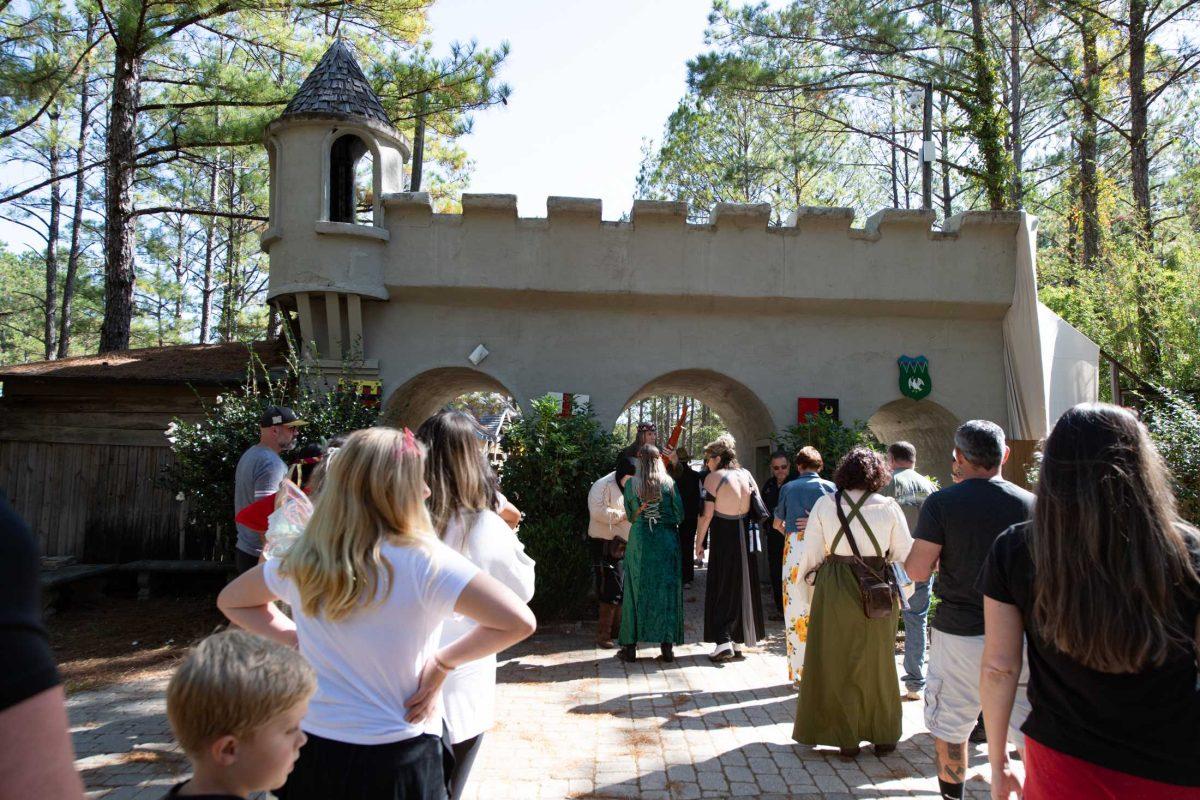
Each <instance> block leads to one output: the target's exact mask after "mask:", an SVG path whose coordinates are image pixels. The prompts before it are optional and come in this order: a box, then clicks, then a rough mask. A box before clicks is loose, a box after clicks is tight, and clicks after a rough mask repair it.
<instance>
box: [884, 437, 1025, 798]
mask: <svg viewBox="0 0 1200 800" xmlns="http://www.w3.org/2000/svg"><path fill="white" fill-rule="evenodd" d="M1008 452H1009V451H1008V447H1007V446H1006V445H1005V440H1004V431H1003V430H1001V428H1000V426H999V425H997V424H995V423H994V422H988V421H986V420H971V421H970V422H966V423H963V425H961V426H960V427H959V428H958V430H957V431H955V434H954V462H955V467H956V468H957V469H958V470H959V471H960V472H961V474H962V476H963V480H962V482H961V483H958V484H956V485H954V486H951V487H948V488H946V489H942V490H941V491H938V492H934V493H933V494H931V495H930V496H929V498H928V499H926V501H925V504H924V505H923V506H922V507H921V513H920V516H919V517H918V519H917V529H916V531H914V533H913V538H914V539H915V541H914V542H913V548H912V550H911V552H910V553H909V556H908V559H907V560H906V561H905V562H904V569H905V571H907V572H908V574H909V577H911V578H912V579H913V580H914V581H923V580H929V576H930V575H931V574H932V573H933V571H934V570H935V569H936V570H937V573H938V575H937V581H936V582H935V583H934V594H935V595H936V596H937V598H938V600H939V601H940V605H939V606H938V608H937V613H936V614H935V615H934V618H933V622H932V623H931V624H930V627H932V628H933V629H934V630H935V631H937V633H936V634H935V635H934V637H933V640H932V643H931V644H930V647H929V674H928V678H927V684H926V688H925V725H926V727H928V728H929V732H930V733H932V734H933V736H934V740H935V745H936V748H937V761H938V784H939V786H940V789H941V793H942V797H943V798H946V799H947V800H960V798H962V796H963V781H964V779H965V777H966V772H967V739H968V737H969V736H970V734H971V729H972V728H974V726H975V721H976V719H977V718H978V716H979V712H980V709H981V708H982V702H981V700H980V695H979V669H980V662H981V661H982V658H983V594H982V593H981V592H980V591H979V589H977V588H976V580H977V579H978V577H979V572H980V569H981V568H982V567H983V563H984V561H986V560H987V556H988V552H989V551H990V550H991V547H992V542H994V541H995V540H996V537H998V536H999V535H1000V534H1001V533H1003V532H1004V531H1005V530H1006V529H1007V528H1008V527H1009V526H1011V525H1015V524H1017V523H1020V522H1025V521H1026V520H1028V519H1029V516H1030V514H1031V512H1032V511H1033V495H1032V494H1031V493H1030V492H1027V491H1025V490H1024V489H1022V488H1020V487H1019V486H1015V485H1013V484H1011V483H1009V482H1008V481H1006V480H1004V478H1002V477H1001V476H1000V469H1001V467H1002V466H1003V465H1004V462H1005V461H1007V460H1008ZM1026 682H1027V679H1026V678H1025V677H1024V672H1023V677H1022V680H1021V683H1022V685H1023V684H1024V683H1026ZM1028 711H1029V706H1028V701H1027V700H1026V698H1025V693H1024V691H1019V692H1018V696H1017V701H1016V704H1015V706H1014V708H1013V719H1012V731H1011V732H1010V735H1011V736H1012V738H1013V741H1014V742H1015V743H1016V744H1018V745H1019V744H1021V738H1020V734H1019V733H1018V732H1017V729H1018V728H1020V726H1021V723H1022V722H1023V721H1024V718H1025V715H1026V714H1028Z"/></svg>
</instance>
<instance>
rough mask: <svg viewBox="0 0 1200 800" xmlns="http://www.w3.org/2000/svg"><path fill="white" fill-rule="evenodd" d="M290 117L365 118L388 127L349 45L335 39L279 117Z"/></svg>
mask: <svg viewBox="0 0 1200 800" xmlns="http://www.w3.org/2000/svg"><path fill="white" fill-rule="evenodd" d="M293 114H322V115H329V116H333V117H337V118H339V119H346V118H357V119H368V120H372V121H375V122H381V123H383V124H384V125H386V126H387V127H389V128H391V127H392V123H391V120H389V119H388V115H387V112H386V111H384V109H383V104H382V103H381V102H379V96H378V95H376V94H375V90H374V89H372V88H371V84H370V83H368V82H367V77H366V76H365V75H364V74H363V71H362V69H360V68H359V66H358V62H357V61H355V59H354V54H353V53H352V52H351V51H350V47H349V45H347V44H346V43H345V42H343V41H342V40H341V39H335V40H334V42H333V44H332V45H330V47H329V49H328V50H326V51H325V55H323V56H321V60H320V61H319V62H318V63H317V66H316V67H314V68H313V71H312V72H311V73H309V75H308V77H307V78H305V79H304V83H302V84H301V85H300V89H299V90H298V91H297V92H296V95H295V96H294V97H293V98H292V99H291V101H290V102H289V103H288V104H287V108H285V109H284V110H283V115H282V116H284V117H287V116H289V115H293Z"/></svg>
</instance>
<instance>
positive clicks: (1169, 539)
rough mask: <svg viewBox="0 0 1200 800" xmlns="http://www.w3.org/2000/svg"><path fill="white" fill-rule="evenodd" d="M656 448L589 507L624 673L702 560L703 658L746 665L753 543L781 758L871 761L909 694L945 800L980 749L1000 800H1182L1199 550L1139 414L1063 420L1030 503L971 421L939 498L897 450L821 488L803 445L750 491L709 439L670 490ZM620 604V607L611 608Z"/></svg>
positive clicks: (1199, 640)
mask: <svg viewBox="0 0 1200 800" xmlns="http://www.w3.org/2000/svg"><path fill="white" fill-rule="evenodd" d="M656 439H657V436H656V431H655V430H654V427H653V426H652V425H641V426H639V429H638V437H637V440H636V441H635V442H634V443H633V444H632V445H631V446H630V447H628V448H626V449H625V450H623V451H622V452H621V454H620V455H619V456H618V459H617V464H616V466H615V468H614V470H613V472H611V473H609V474H608V475H606V476H604V477H602V478H601V479H600V480H598V481H597V482H596V484H595V486H594V487H593V489H592V495H591V497H590V498H589V506H590V511H591V517H592V527H591V529H590V531H589V534H590V536H592V537H593V563H594V566H595V570H596V583H597V592H598V594H599V595H600V597H601V600H602V603H604V604H606V605H607V606H610V607H612V608H613V610H611V611H608V612H602V614H601V618H600V627H599V630H598V631H597V635H596V642H597V644H598V645H600V646H601V647H607V646H611V633H610V628H611V626H610V621H611V620H612V619H613V618H617V619H621V620H622V622H621V626H620V629H621V632H620V636H619V645H620V650H619V652H618V657H619V658H621V659H623V660H626V661H632V660H635V659H636V657H637V653H636V647H637V645H638V644H639V643H652V644H655V643H656V644H659V645H660V646H661V648H662V653H661V654H660V656H659V659H660V660H663V661H670V660H672V657H671V653H672V645H673V644H678V642H679V641H680V639H679V638H678V636H677V635H676V632H677V631H679V630H680V628H681V619H680V616H681V611H679V610H678V609H680V605H679V602H678V598H679V594H680V588H681V586H682V585H683V583H684V582H685V580H690V577H691V568H692V556H693V555H694V556H695V558H696V559H701V558H702V557H703V556H704V553H705V550H706V545H708V547H707V552H708V579H707V583H706V593H705V607H704V631H703V634H702V637H701V638H702V640H703V641H704V642H709V643H712V644H713V646H714V650H713V651H712V653H711V654H710V655H709V658H710V659H711V660H712V661H713V662H716V663H721V662H724V661H730V660H735V659H740V658H743V657H744V656H743V653H742V649H741V648H740V647H739V645H741V646H753V645H754V644H756V643H757V642H758V641H759V640H760V639H761V638H762V637H763V635H764V627H763V621H762V620H763V613H762V598H761V595H760V593H759V580H758V568H759V559H758V553H760V552H762V551H763V549H764V541H763V538H764V533H765V538H766V541H765V550H766V553H765V556H766V564H767V568H768V570H769V571H770V575H769V579H768V584H769V586H770V598H771V601H772V603H773V612H774V613H772V614H771V616H770V617H769V618H770V619H771V620H772V621H782V622H783V629H784V635H785V639H786V643H787V656H788V679H789V680H791V681H792V682H794V683H795V684H796V685H797V688H798V698H797V704H796V719H795V726H794V730H793V738H794V739H795V740H796V741H797V742H799V743H801V744H807V745H824V746H832V747H836V748H838V749H839V751H840V752H841V754H842V755H843V756H845V757H847V758H853V757H856V756H857V755H858V754H859V752H860V748H861V746H862V744H863V742H867V743H869V744H871V745H873V748H874V751H875V752H876V753H877V754H886V753H889V752H891V751H892V750H894V749H895V747H896V744H897V742H898V741H899V739H900V736H901V703H902V702H904V701H918V700H923V701H924V710H925V715H924V716H925V723H926V727H927V728H928V730H929V732H930V734H931V735H932V736H933V738H934V743H935V751H936V765H937V771H938V788H939V792H940V795H941V797H943V798H945V799H946V800H958V799H959V798H962V797H963V796H964V791H965V785H964V784H965V781H966V779H967V767H968V750H969V743H970V742H972V741H987V743H988V761H989V764H990V769H991V773H992V792H993V796H994V797H996V798H1008V797H1016V796H1024V797H1026V798H1033V800H1049V799H1050V798H1053V799H1054V800H1084V798H1112V799H1113V800H1125V799H1126V798H1145V799H1147V800H1158V799H1159V798H1161V799H1162V800H1167V799H1168V798H1170V799H1171V800H1188V799H1189V798H1190V799H1192V800H1197V799H1200V674H1198V667H1197V665H1198V663H1200V533H1198V532H1197V531H1196V529H1195V528H1194V527H1192V526H1191V525H1189V524H1187V523H1185V522H1184V521H1183V520H1182V519H1181V518H1180V517H1179V514H1178V511H1177V509H1176V504H1175V498H1174V495H1173V493H1172V491H1171V488H1170V476H1169V474H1168V472H1167V469H1166V467H1165V465H1164V463H1163V461H1162V459H1161V457H1160V456H1159V454H1158V453H1157V451H1156V449H1155V446H1154V444H1153V442H1152V441H1151V440H1150V438H1149V436H1148V434H1147V432H1146V429H1145V427H1144V426H1143V425H1142V424H1141V423H1140V422H1139V421H1138V420H1137V418H1136V416H1135V414H1134V413H1133V412H1131V411H1129V410H1127V409H1123V408H1118V407H1115V406H1110V405H1103V404H1085V405H1081V406H1077V407H1076V408H1074V409H1072V410H1070V411H1069V412H1067V413H1066V414H1065V415H1064V416H1063V417H1062V418H1061V419H1060V420H1059V421H1058V423H1057V424H1056V425H1055V427H1054V430H1053V432H1052V433H1051V435H1050V436H1049V438H1048V439H1047V441H1046V443H1045V449H1044V457H1043V460H1042V464H1041V469H1040V478H1039V481H1038V485H1037V487H1036V492H1029V491H1026V490H1025V489H1022V488H1021V487H1019V486H1017V485H1015V484H1014V483H1012V482H1010V481H1007V480H1005V479H1004V477H1003V475H1002V472H1003V467H1004V465H1005V463H1006V462H1007V460H1008V458H1009V455H1010V449H1009V447H1008V446H1007V443H1006V440H1005V435H1004V432H1003V430H1002V429H1001V428H1000V426H999V425H996V424H995V423H993V422H989V421H987V420H971V421H969V422H966V423H964V424H963V425H961V426H960V427H959V428H958V429H957V431H956V432H955V436H954V447H953V451H952V454H951V457H952V463H951V470H950V472H951V475H952V477H953V484H952V485H950V486H947V487H944V488H939V487H938V486H937V485H936V484H935V483H934V482H933V481H932V480H930V479H929V478H928V477H926V476H924V475H922V474H921V473H920V472H918V470H917V455H918V454H917V452H916V448H915V447H914V446H913V445H912V444H911V443H909V442H903V441H899V442H894V443H891V444H890V445H889V446H888V448H887V452H886V454H881V453H878V452H875V451H874V450H872V449H870V448H867V447H855V448H854V449H852V450H851V451H850V452H849V453H847V454H846V455H845V456H844V457H843V458H842V459H841V460H840V461H839V463H838V464H837V465H836V468H835V469H834V470H833V473H832V481H829V480H825V479H823V478H822V477H820V474H819V473H820V472H821V471H822V470H823V468H824V461H823V458H822V456H821V453H820V452H818V451H817V450H816V449H815V448H813V447H811V446H806V447H803V448H801V449H800V450H799V451H798V452H796V453H795V454H793V455H792V456H791V457H790V458H789V456H788V454H786V453H776V454H774V455H773V456H772V458H771V460H770V471H771V475H770V477H769V478H767V480H766V481H764V483H763V484H762V485H761V486H756V485H755V482H754V480H753V478H752V476H751V475H750V473H749V472H748V471H747V470H745V469H743V468H742V467H741V465H740V464H739V462H738V460H737V453H736V450H735V443H734V442H733V440H732V439H730V438H729V437H727V436H726V437H721V438H720V439H718V440H717V441H714V442H713V443H711V444H710V445H708V446H707V447H706V448H705V450H704V467H703V470H702V471H700V472H699V473H696V471H695V470H691V468H690V467H686V469H685V468H684V465H686V454H680V453H678V452H674V453H673V452H669V451H668V452H667V454H666V460H667V461H668V462H669V463H670V465H671V470H670V474H667V473H666V472H665V471H664V470H663V465H662V463H661V461H662V455H661V454H660V452H659V450H658V449H657V447H656ZM689 486H690V487H692V488H693V489H696V490H697V491H696V493H695V499H694V500H692V499H689V497H690V493H689V491H688V489H687V487H689ZM621 487H624V488H623V490H622V489H621ZM680 498H682V500H681V499H680ZM689 511H691V512H692V513H697V514H698V523H697V525H696V528H695V536H694V545H695V550H694V552H688V550H687V549H686V548H685V541H686V542H688V543H690V542H692V541H693V539H692V533H691V530H690V529H688V528H685V526H684V525H683V524H681V523H680V519H681V518H686V517H687V516H688V514H689ZM768 515H769V516H768ZM631 523H633V524H632V525H631ZM625 547H627V548H628V550H627V551H624V550H623V548H625ZM623 551H624V552H627V553H628V554H629V555H627V556H626V559H625V560H626V564H625V570H624V574H623V573H622V561H621V557H620V554H621V553H622V552H623ZM677 552H678V554H679V556H678V563H679V567H678V569H679V571H678V574H676V573H675V571H674V569H673V567H674V564H675V560H676V553H677ZM634 554H636V555H634ZM654 559H657V560H658V561H659V562H660V563H658V564H649V563H647V561H648V560H654ZM697 563H699V561H697ZM668 567H671V568H670V569H668ZM622 592H624V596H625V597H626V598H629V597H634V598H636V600H635V603H634V604H633V605H632V606H630V604H629V603H625V604H624V605H625V611H624V612H623V613H622V611H621V608H622V601H621V596H622ZM935 602H936V613H932V616H933V619H932V621H930V620H929V617H930V616H931V609H932V608H933V606H934V605H935ZM602 609H603V606H602ZM901 619H903V623H904V658H903V667H904V672H903V674H902V675H901V674H899V673H898V670H897V666H896V657H895V645H896V638H897V633H898V627H899V623H900V620H901ZM929 628H932V629H933V633H932V635H930V633H929V630H928V629H929ZM901 685H902V686H903V689H900V688H899V687H900V686H901ZM1014 760H1020V761H1023V762H1024V765H1023V768H1022V769H1016V768H1014V767H1013V761H1014ZM1022 776H1023V777H1022Z"/></svg>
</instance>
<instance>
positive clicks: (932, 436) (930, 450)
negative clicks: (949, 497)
mask: <svg viewBox="0 0 1200 800" xmlns="http://www.w3.org/2000/svg"><path fill="white" fill-rule="evenodd" d="M958 425H959V419H958V417H956V416H954V414H952V413H950V411H948V410H947V409H945V408H943V407H942V406H940V405H938V404H937V403H935V402H933V401H932V400H910V399H909V398H907V397H902V398H900V399H899V400H893V401H892V402H890V403H888V404H886V405H884V406H883V407H882V408H880V409H879V410H878V411H876V412H875V413H874V414H872V415H871V418H870V419H869V420H867V427H869V428H870V429H871V433H873V434H875V437H876V438H877V439H879V441H880V442H882V443H883V444H884V446H887V445H888V444H891V443H892V442H898V441H906V442H909V443H911V444H912V445H913V446H914V447H916V448H917V469H918V470H919V471H920V472H921V473H923V474H925V475H932V476H933V477H935V478H937V479H938V481H939V482H940V483H941V485H942V486H949V485H950V461H951V451H952V450H953V449H954V431H955V429H957V428H958Z"/></svg>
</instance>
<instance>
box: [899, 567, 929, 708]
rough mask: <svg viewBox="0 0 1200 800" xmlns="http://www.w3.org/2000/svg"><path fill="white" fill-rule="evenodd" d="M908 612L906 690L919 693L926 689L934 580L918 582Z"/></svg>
mask: <svg viewBox="0 0 1200 800" xmlns="http://www.w3.org/2000/svg"><path fill="white" fill-rule="evenodd" d="M914 585H915V587H916V588H915V589H914V590H913V595H912V597H910V598H908V611H904V612H903V615H904V688H905V689H907V690H908V691H910V692H919V691H921V690H922V689H924V688H925V627H926V622H927V620H928V618H929V593H930V590H931V589H932V588H933V578H932V577H930V578H929V580H927V581H917V582H916V584H914Z"/></svg>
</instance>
